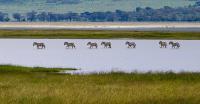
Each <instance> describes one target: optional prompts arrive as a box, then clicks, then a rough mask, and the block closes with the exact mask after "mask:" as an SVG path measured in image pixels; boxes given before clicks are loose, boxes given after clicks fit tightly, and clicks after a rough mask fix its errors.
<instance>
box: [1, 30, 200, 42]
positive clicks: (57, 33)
mask: <svg viewBox="0 0 200 104" xmlns="http://www.w3.org/2000/svg"><path fill="white" fill-rule="evenodd" d="M0 38H49V39H67V38H68V39H111V38H135V39H193V40H198V39H200V33H198V32H139V31H100V30H90V31H89V30H85V31H84V30H0Z"/></svg>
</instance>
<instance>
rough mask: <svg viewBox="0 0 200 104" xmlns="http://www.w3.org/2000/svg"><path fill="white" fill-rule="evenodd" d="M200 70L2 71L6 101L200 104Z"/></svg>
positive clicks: (0, 95)
mask: <svg viewBox="0 0 200 104" xmlns="http://www.w3.org/2000/svg"><path fill="white" fill-rule="evenodd" d="M199 96H200V73H180V74H174V73H157V74H152V73H146V74H137V73H135V74H134V73H132V74H124V73H110V74H99V75H97V74H91V75H64V74H55V73H43V72H40V73H33V72H30V73H16V72H12V73H7V72H0V101H1V102H0V103H2V104H8V103H9V104H13V103H14V104H198V103H199V102H200V97H199Z"/></svg>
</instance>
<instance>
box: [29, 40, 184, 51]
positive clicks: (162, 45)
mask: <svg viewBox="0 0 200 104" xmlns="http://www.w3.org/2000/svg"><path fill="white" fill-rule="evenodd" d="M168 44H169V45H171V47H172V48H180V44H179V43H178V42H173V41H170V42H169V43H168ZM168 44H167V42H164V41H159V45H160V48H167V46H168ZM101 45H102V46H103V47H104V48H112V44H111V42H101ZM125 45H126V46H127V48H136V43H135V42H129V41H127V42H125ZM35 46H36V47H37V49H45V48H46V46H45V44H44V43H38V42H33V47H35ZM64 46H65V47H66V48H72V49H75V48H76V45H75V43H73V42H71V43H70V42H64ZM87 46H88V47H89V48H90V49H92V48H96V49H97V48H98V44H97V43H96V42H88V43H87Z"/></svg>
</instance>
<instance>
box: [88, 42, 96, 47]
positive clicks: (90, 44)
mask: <svg viewBox="0 0 200 104" xmlns="http://www.w3.org/2000/svg"><path fill="white" fill-rule="evenodd" d="M87 45H89V46H90V47H89V48H93V47H95V48H98V45H97V43H92V42H88V43H87Z"/></svg>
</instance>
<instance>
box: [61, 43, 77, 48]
mask: <svg viewBox="0 0 200 104" xmlns="http://www.w3.org/2000/svg"><path fill="white" fill-rule="evenodd" d="M64 46H66V47H67V48H69V47H71V48H72V49H73V48H76V46H75V44H74V43H69V42H64Z"/></svg>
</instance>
